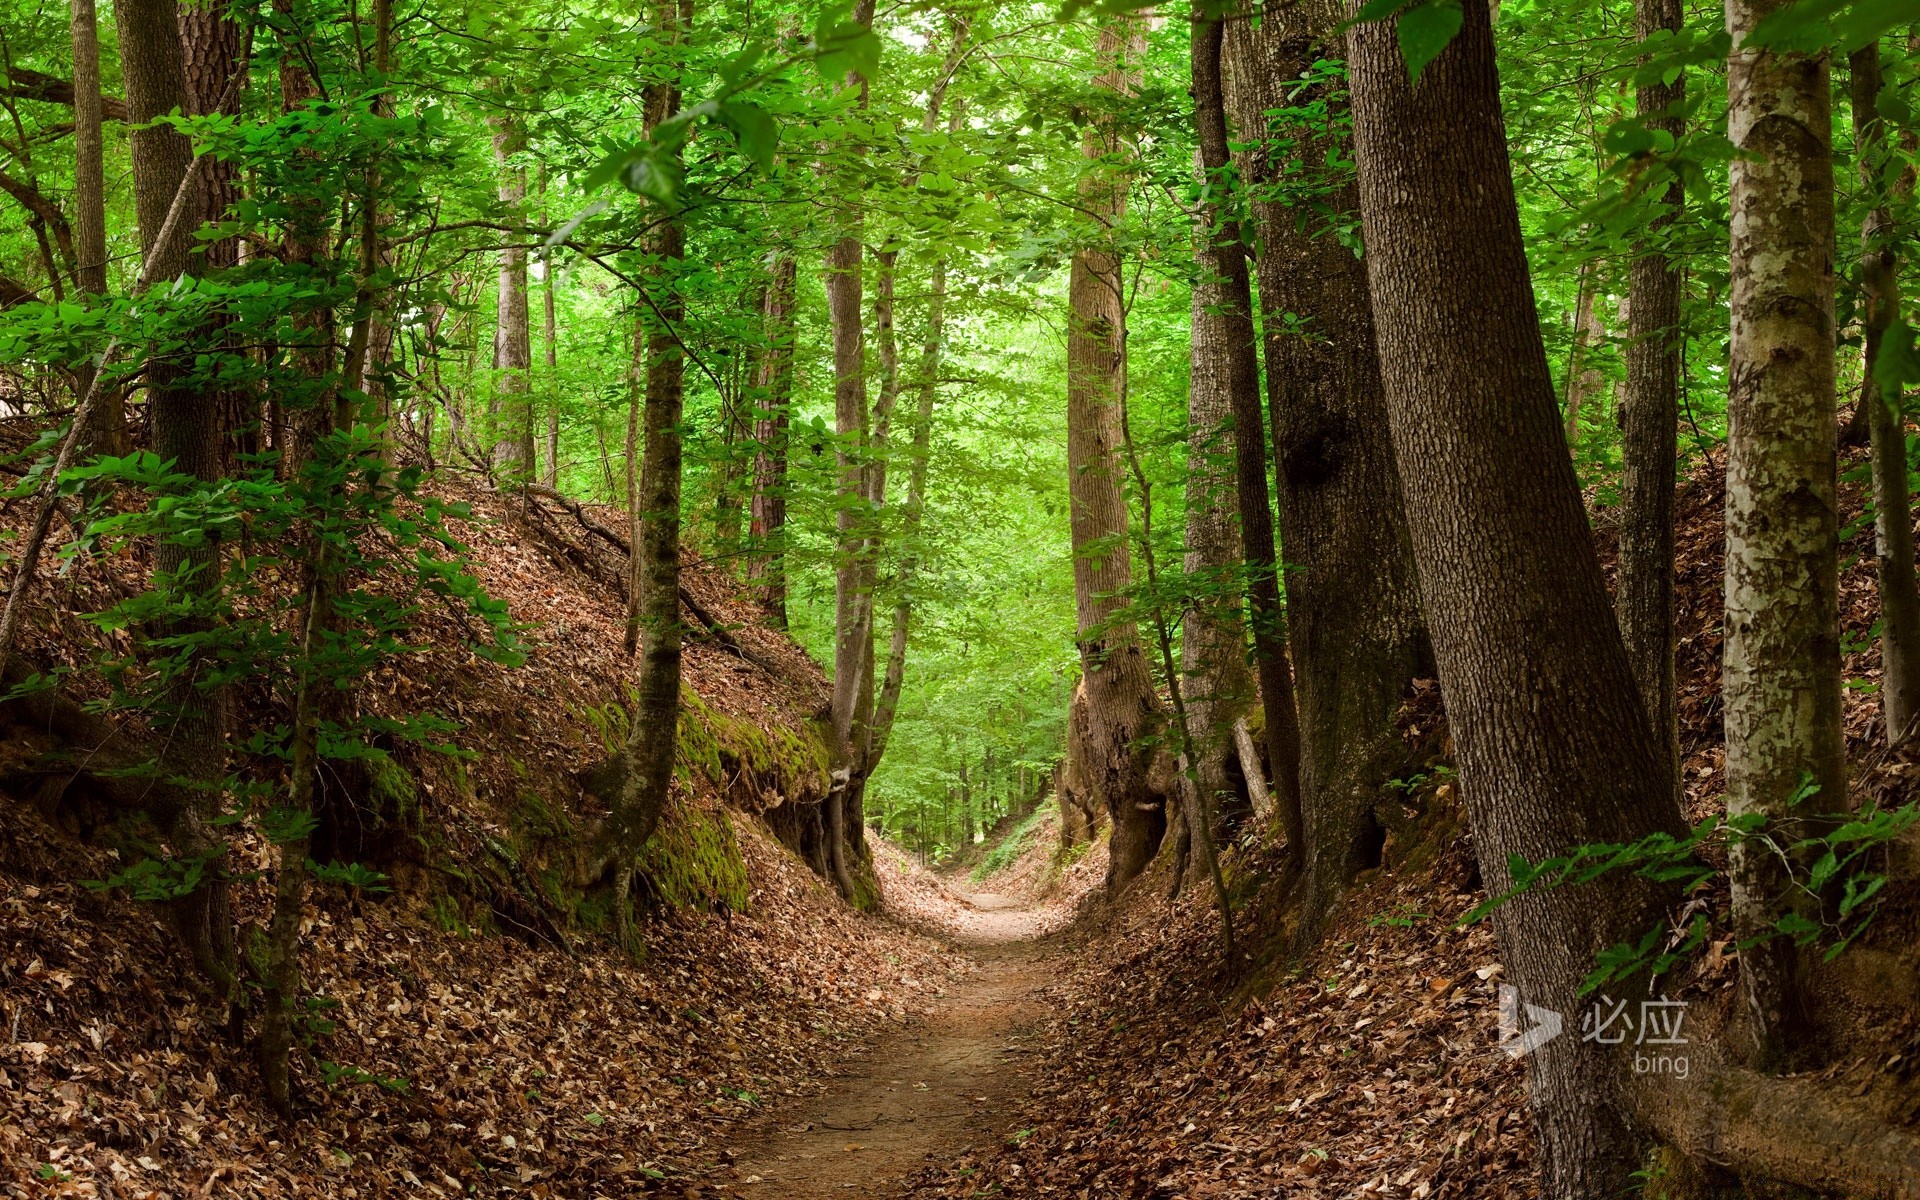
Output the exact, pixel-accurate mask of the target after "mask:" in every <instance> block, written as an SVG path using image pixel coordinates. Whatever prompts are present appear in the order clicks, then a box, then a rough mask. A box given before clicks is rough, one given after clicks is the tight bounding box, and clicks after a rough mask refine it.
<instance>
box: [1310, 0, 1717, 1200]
mask: <svg viewBox="0 0 1920 1200" xmlns="http://www.w3.org/2000/svg"><path fill="white" fill-rule="evenodd" d="M1463 9H1464V15H1465V21H1464V25H1463V28H1462V29H1461V31H1460V33H1459V35H1458V36H1457V37H1455V38H1454V40H1453V42H1452V43H1451V44H1450V45H1449V46H1448V47H1447V48H1446V50H1445V51H1443V52H1442V53H1441V54H1440V56H1439V57H1438V58H1436V59H1435V60H1434V61H1433V62H1432V63H1430V64H1429V65H1428V66H1427V68H1426V70H1425V72H1424V73H1423V74H1422V76H1421V77H1420V80H1419V84H1418V86H1417V87H1416V86H1414V85H1413V84H1412V83H1410V82H1409V79H1408V74H1407V68H1406V64H1405V63H1404V61H1403V60H1402V58H1401V55H1400V49H1399V46H1398V45H1397V42H1396V38H1395V29H1394V22H1392V21H1383V22H1374V23H1367V24H1361V25H1357V26H1355V27H1354V29H1353V30H1352V32H1351V33H1350V34H1349V38H1348V40H1349V46H1350V69H1351V85H1352V97H1353V100H1352V103H1353V132H1354V157H1355V159H1356V161H1357V162H1358V164H1359V195H1360V212H1361V216H1362V218H1363V222H1364V229H1365V236H1366V246H1367V267H1368V279H1369V282H1370V283H1371V285H1372V295H1373V304H1374V318H1375V322H1374V324H1375V329H1376V334H1377V338H1378V344H1379V352H1380V368H1381V377H1382V380H1383V382H1384V384H1385V392H1386V400H1387V412H1388V416H1389V418H1390V420H1391V424H1392V429H1393V444H1394V450H1395V452H1396V456H1397V458H1398V461H1399V464H1400V472H1401V481H1402V485H1403V487H1404V490H1405V494H1406V510H1407V525H1408V531H1409V533H1410V535H1411V539H1412V544H1413V550H1414V557H1415V560H1416V562H1417V564H1418V569H1419V578H1420V590H1421V595H1422V597H1423V599H1424V603H1425V609H1426V614H1427V619H1428V622H1429V626H1430V628H1431V631H1432V637H1433V647H1434V654H1435V657H1436V659H1437V661H1438V665H1439V668H1440V683H1441V690H1442V693H1443V696H1444V699H1445V702H1446V708H1447V717H1448V720H1449V722H1450V725H1451V728H1452V732H1453V735H1454V739H1455V744H1456V746H1457V748H1458V757H1459V765H1460V776H1461V784H1462V789H1463V794H1464V798H1465V803H1466V807H1467V814H1468V818H1469V820H1470V821H1471V823H1472V826H1473V837H1474V848H1475V851H1476V854H1477V855H1478V858H1479V861H1480V870H1481V874H1482V877H1483V878H1484V880H1485V883H1486V886H1487V888H1488V890H1489V891H1490V892H1493V893H1496V894H1497V893H1500V892H1502V891H1504V890H1506V889H1507V888H1508V887H1509V885H1510V884H1511V882H1512V876H1511V874H1510V871H1509V867H1508V862H1509V858H1510V856H1512V855H1516V854H1517V855H1520V856H1522V857H1524V858H1525V859H1527V860H1528V861H1532V862H1538V861H1540V860H1542V859H1545V858H1547V857H1549V856H1552V855H1555V854H1559V853H1563V852H1565V851H1566V850H1568V849H1570V848H1571V847H1573V846H1576V845H1582V844H1587V843H1593V842H1631V841H1634V840H1636V839H1638V838H1640V837H1642V836H1644V835H1645V834H1647V833H1649V832H1650V831H1653V830H1656V829H1663V830H1670V831H1675V832H1677V831H1679V830H1680V829H1681V828H1682V825H1681V820H1680V815H1679V811H1678V808H1677V806H1676V805H1675V804H1674V803H1673V801H1672V797H1671V795H1670V794H1668V793H1667V792H1665V791H1663V790H1662V789H1660V788H1659V787H1657V786H1655V784H1654V780H1655V778H1656V771H1655V763H1654V753H1653V746H1652V741H1651V738H1650V736H1649V733H1648V726H1647V723H1646V716H1645V713H1644V711H1643V710H1642V708H1641V706H1640V699H1639V693H1638V692H1637V691H1636V689H1635V687H1634V682H1633V674H1632V671H1631V669H1630V668H1629V666H1628V664H1627V656H1626V652H1625V650H1624V648H1623V647H1622V644H1621V642H1620V638H1619V634H1618V632H1617V631H1616V629H1615V627H1614V622H1613V614H1612V612H1611V611H1610V609H1609V604H1608V599H1607V592H1606V585H1605V582H1604V580H1603V579H1602V576H1601V573H1600V566H1599V562H1598V559H1597V557H1596V555H1595V553H1594V549H1593V542H1592V535H1591V533H1590V531H1589V529H1588V526H1587V516H1586V511H1585V508H1584V506H1583V504H1582V502H1581V497H1580V488H1579V483H1578V481H1577V479H1576V478H1575V476H1574V471H1573V464H1572V462H1571V460H1570V459H1569V458H1568V456H1567V454H1566V452H1565V449H1564V444H1565V439H1564V435H1563V431H1562V429H1561V427H1560V422H1559V420H1558V417H1559V413H1558V411H1557V405H1556V404H1555V397H1554V387H1553V378H1552V374H1551V372H1550V370H1549V368H1548V365H1547V356H1546V350H1545V347H1544V345H1543V344H1542V342H1541V339H1540V329H1539V326H1538V324H1537V323H1536V321H1535V319H1534V313H1535V311H1536V309H1535V302H1534V294H1533V287H1532V283H1531V281H1530V279H1529V277H1528V274H1527V260H1526V250H1525V246H1524V244H1523V242H1522V240H1521V234H1520V222H1519V215H1518V212H1517V209H1516V207H1515V202H1514V195H1513V184H1512V174H1511V169H1510V166H1509V162H1508V158H1507V142H1506V131H1505V128H1504V123H1503V121H1502V119H1501V113H1500V92H1499V80H1498V78H1497V76H1496V74H1495V69H1494V50H1493V30H1492V25H1491V22H1490V20H1489V14H1488V10H1487V2H1486V0H1464V4H1463ZM1659 900H1660V897H1659V895H1658V894H1657V893H1656V892H1655V891H1654V890H1653V885H1652V884H1650V883H1647V882H1646V881H1643V880H1640V879H1637V878H1631V877H1625V878H1623V877H1621V876H1620V875H1618V874H1616V875H1613V876H1608V877H1605V878H1603V879H1602V880H1600V881H1598V882H1596V883H1593V884H1590V885H1586V886H1584V887H1579V888H1567V889H1558V890H1549V891H1544V892H1543V891H1533V892H1529V893H1527V894H1524V895H1521V896H1519V897H1517V898H1515V899H1513V900H1511V901H1510V902H1508V903H1507V904H1505V905H1503V906H1501V907H1500V908H1499V909H1498V910H1497V911H1496V912H1495V915H1494V927H1495V932H1496V934H1497V936H1498V937H1499V941H1500V949H1501V956H1500V957H1501V963H1502V964H1503V966H1504V968H1505V971H1504V977H1505V980H1506V982H1507V983H1508V984H1510V985H1512V986H1513V987H1514V988H1516V989H1517V994H1518V999H1519V1000H1520V1001H1521V1002H1524V1003H1525V1004H1531V1005H1537V1006H1540V1007H1543V1008H1548V1009H1554V1010H1557V1011H1558V1012H1560V1013H1563V1014H1573V1013H1577V1012H1578V1011H1579V1010H1580V1007H1581V1001H1580V997H1579V995H1578V987H1579V983H1580V981H1581V979H1582V978H1584V977H1585V976H1586V975H1587V974H1588V973H1589V972H1590V971H1591V969H1592V967H1593V962H1594V955H1595V954H1596V952H1598V951H1600V950H1602V949H1604V948H1606V947H1609V946H1612V945H1614V944H1616V943H1618V942H1620V941H1622V940H1624V939H1625V938H1627V937H1629V936H1631V937H1634V938H1636V939H1637V938H1638V937H1639V936H1640V935H1641V934H1643V933H1644V932H1645V931H1646V930H1647V929H1648V928H1649V927H1651V926H1652V925H1653V924H1654V923H1655V921H1656V920H1658V919H1659V908H1660V904H1659ZM1568 1032H1569V1035H1568V1036H1562V1037H1559V1038H1555V1039H1553V1040H1550V1041H1546V1042H1545V1043H1544V1044H1543V1045H1540V1046H1538V1047H1537V1048H1535V1049H1534V1050H1533V1052H1532V1054H1531V1056H1530V1057H1529V1059H1528V1068H1529V1069H1528V1080H1529V1083H1530V1090H1531V1094H1532V1099H1533V1108H1534V1114H1535V1118H1536V1122H1537V1127H1538V1129H1539V1131H1540V1139H1541V1166H1542V1170H1543V1174H1544V1177H1545V1178H1544V1187H1543V1189H1542V1190H1543V1193H1544V1194H1545V1195H1547V1196H1551V1197H1554V1198H1555V1200H1568V1198H1578V1200H1586V1198H1589V1197H1591V1198H1594V1200H1598V1198H1599V1197H1603V1196H1605V1197H1613V1196H1618V1195H1620V1194H1622V1193H1623V1192H1625V1191H1627V1190H1628V1189H1629V1188H1630V1187H1631V1186H1632V1185H1633V1178H1632V1176H1633V1172H1634V1170H1635V1168H1636V1167H1637V1166H1639V1165H1640V1163H1639V1160H1638V1149H1639V1140H1638V1138H1637V1137H1636V1136H1635V1135H1634V1133H1633V1132H1632V1127H1631V1124H1630V1120H1629V1116H1628V1112H1627V1108H1626V1096H1625V1093H1624V1091H1623V1087H1622V1073H1623V1072H1624V1071H1625V1063H1624V1060H1622V1059H1621V1058H1620V1057H1619V1056H1618V1055H1616V1054H1614V1053H1612V1049H1611V1048H1609V1047H1603V1046H1601V1045H1599V1043H1598V1042H1596V1041H1590V1040H1584V1039H1582V1038H1580V1037H1578V1036H1573V1035H1572V1031H1568Z"/></svg>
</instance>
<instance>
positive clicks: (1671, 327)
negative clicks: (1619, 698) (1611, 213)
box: [1614, 0, 1687, 797]
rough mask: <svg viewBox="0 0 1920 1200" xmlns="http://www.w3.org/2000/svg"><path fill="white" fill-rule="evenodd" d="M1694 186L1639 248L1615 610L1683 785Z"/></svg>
mask: <svg viewBox="0 0 1920 1200" xmlns="http://www.w3.org/2000/svg"><path fill="white" fill-rule="evenodd" d="M1683 19H1684V12H1683V9H1682V7H1681V4H1680V0H1637V3H1636V6H1635V21H1636V25H1637V30H1638V33H1639V36H1640V38H1641V40H1642V41H1645V40H1646V39H1647V38H1649V37H1651V36H1652V35H1653V34H1655V33H1657V32H1659V31H1660V30H1663V29H1664V30H1669V31H1672V32H1675V33H1677V32H1679V30H1680V27H1681V23H1682V21H1683ZM1686 86H1687V85H1686V82H1685V80H1684V79H1683V78H1676V79H1675V80H1674V81H1673V82H1672V83H1670V84H1663V83H1661V82H1660V81H1659V80H1657V79H1656V80H1653V81H1652V82H1650V83H1648V84H1646V85H1644V86H1642V87H1641V88H1640V89H1639V90H1638V92H1637V93H1636V96H1635V104H1636V106H1637V107H1638V109H1639V116H1640V119H1641V120H1642V121H1643V122H1645V124H1646V127H1647V128H1648V129H1649V130H1654V131H1662V132H1665V133H1668V134H1670V135H1672V136H1673V137H1674V138H1676V139H1677V138H1679V137H1680V136H1681V134H1682V133H1684V132H1685V129H1686V117H1685V115H1684V114H1683V113H1682V111H1681V106H1682V104H1683V102H1684V101H1685V100H1686ZM1685 201H1686V191H1685V189H1684V188H1683V187H1682V186H1681V183H1680V181H1679V179H1678V178H1675V179H1674V180H1673V181H1672V182H1670V183H1669V184H1668V185H1667V188H1666V191H1665V193H1664V194H1663V195H1662V196H1661V197H1660V199H1659V201H1658V202H1657V203H1658V209H1657V212H1656V215H1655V216H1654V218H1653V220H1652V221H1650V222H1649V223H1648V224H1647V237H1646V238H1645V239H1643V240H1642V241H1641V242H1640V243H1639V244H1638V245H1636V246H1635V248H1634V259H1633V266H1632V269H1631V271H1630V273H1629V277H1628V303H1627V386H1626V390H1625V392H1624V393H1623V398H1622V400H1621V402H1620V448H1621V466H1620V582H1619V587H1618V591H1617V594H1616V596H1615V598H1614V612H1615V615H1616V616H1617V617H1618V618H1619V621H1620V637H1621V640H1623V641H1624V642H1625V643H1626V646H1627V661H1628V662H1629V663H1631V664H1632V666H1633V678H1634V682H1635V684H1636V685H1637V686H1638V687H1639V689H1640V703H1641V704H1642V705H1643V706H1644V707H1645V708H1646V710H1647V720H1648V721H1649V722H1650V723H1651V728H1652V730H1653V746H1654V755H1655V758H1656V760H1657V765H1658V766H1659V768H1660V772H1661V778H1662V779H1663V780H1664V781H1665V785H1666V788H1667V790H1668V791H1670V792H1673V793H1674V794H1675V795H1676V797H1678V795H1679V790H1680V726H1679V715H1678V709H1677V706H1676V700H1675V694H1674V686H1675V685H1674V665H1673V655H1674V603H1675V601H1674V577H1673V572H1674V566H1673V519H1674V518H1673V506H1674V476H1675V474H1676V472H1677V471H1678V469H1679V463H1678V455H1677V453H1676V451H1675V449H1674V445H1675V441H1676V439H1677V438H1678V436H1679V426H1680V343H1681V337H1682V333H1681V329H1680V287H1681V279H1680V264H1679V262H1678V260H1677V259H1676V258H1675V257H1674V256H1672V255H1670V254H1669V253H1668V252H1667V250H1666V248H1665V245H1664V242H1665V239H1666V236H1667V235H1666V231H1667V230H1668V229H1670V228H1671V227H1672V225H1673V223H1674V220H1675V219H1676V218H1677V217H1678V216H1679V214H1680V210H1681V206H1682V205H1683V204H1684V203H1685Z"/></svg>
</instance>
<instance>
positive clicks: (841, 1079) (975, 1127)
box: [724, 892, 1065, 1200]
mask: <svg viewBox="0 0 1920 1200" xmlns="http://www.w3.org/2000/svg"><path fill="white" fill-rule="evenodd" d="M951 895H952V896H953V899H954V900H955V901H956V903H955V904H954V905H953V910H952V918H953V919H952V920H950V921H943V922H942V924H944V925H946V926H947V932H946V936H947V937H948V938H949V939H950V940H951V941H952V942H953V943H954V944H955V945H956V946H957V947H959V948H960V949H962V950H963V951H964V952H965V953H966V954H967V955H968V956H969V957H970V958H972V959H973V961H974V962H975V963H976V964H977V967H978V969H977V970H976V971H974V972H972V973H971V974H970V975H968V976H967V977H966V978H964V979H960V980H957V981H955V982H954V983H953V984H952V985H951V986H950V987H949V988H948V989H947V990H946V991H945V992H943V993H942V994H941V995H940V996H938V997H937V999H936V1002H935V1007H934V1009H933V1011H932V1012H931V1013H930V1014H928V1015H927V1016H925V1017H923V1018H921V1019H919V1020H917V1021H915V1022H914V1023H912V1024H910V1025H908V1026H907V1027H906V1028H904V1029H902V1030H900V1031H899V1032H898V1033H895V1034H893V1035H891V1036H889V1037H886V1038H884V1039H882V1040H881V1041H879V1042H877V1043H875V1044H874V1045H872V1046H871V1047H869V1048H868V1049H867V1050H866V1052H865V1053H863V1054H861V1055H860V1056H858V1057H857V1058H855V1059H852V1060H851V1061H849V1062H847V1063H846V1064H845V1065H844V1067H843V1069H842V1072H841V1073H840V1074H839V1075H838V1076H837V1077H836V1078H835V1079H834V1081H833V1083H832V1085H831V1086H830V1087H829V1089H828V1090H827V1091H826V1092H825V1093H824V1094H822V1095H820V1096H819V1097H817V1098H815V1099H814V1100H813V1101H812V1102H810V1103H807V1104H804V1105H802V1106H800V1107H799V1108H797V1109H794V1110H788V1111H786V1112H784V1113H779V1114H773V1115H772V1116H771V1117H770V1118H769V1119H768V1120H767V1121H765V1122H762V1123H759V1124H757V1125H749V1126H746V1127H744V1128H742V1129H741V1131H740V1135H739V1137H738V1138H737V1139H736V1140H735V1142H734V1144H733V1147H732V1149H733V1152H734V1156H735V1157H734V1160H733V1161H734V1170H733V1178H732V1179H731V1180H730V1181H728V1183H727V1184H726V1185H724V1186H725V1187H729V1188H731V1190H732V1192H733V1193H734V1194H735V1195H738V1196H740V1197H744V1198H746V1200H811V1198H813V1197H821V1196H848V1197H883V1196H890V1195H893V1194H894V1193H895V1192H896V1191H897V1190H898V1188H899V1186H900V1183H901V1181H902V1180H903V1179H904V1178H905V1177H906V1176H907V1175H908V1174H910V1173H911V1172H912V1171H914V1170H915V1169H916V1168H918V1167H920V1166H921V1165H922V1164H923V1162H924V1161H925V1159H926V1158H927V1156H928V1155H933V1154H937V1155H939V1156H941V1157H944V1158H951V1157H953V1156H954V1155H956V1154H958V1153H960V1152H962V1151H964V1150H965V1149H966V1148H967V1147H969V1146H978V1147H980V1148H982V1149H984V1148H985V1146H986V1144H987V1143H988V1142H990V1141H991V1140H993V1139H998V1138H1005V1137H1009V1136H1013V1135H1014V1134H1016V1132H1017V1131H1015V1130H1013V1129H1012V1128H1010V1122H1011V1121H1012V1120H1013V1113H1014V1111H1015V1106H1016V1101H1018V1099H1019V1098H1020V1097H1021V1096H1022V1095H1024V1094H1025V1093H1026V1091H1027V1090H1028V1089H1029V1084H1028V1082H1027V1080H1026V1078H1025V1076H1024V1073H1023V1070H1022V1063H1023V1062H1025V1061H1027V1053H1026V1052H1027V1050H1028V1049H1029V1044H1028V1039H1029V1038H1030V1037H1031V1036H1032V1035H1033V1032H1034V1030H1035V1027H1036V1026H1037V1024H1038V1022H1039V1020H1040V1018H1041V1016H1042V1014H1043V1010H1042V1002H1041V998H1040V991H1041V989H1042V988H1043V987H1044V986H1045V985H1046V984H1047V983H1049V982H1051V981H1052V980H1053V979H1054V977H1055V976H1056V973H1057V968H1058V959H1059V958H1060V956H1061V955H1063V954H1064V953H1065V947H1064V946H1062V945H1060V944H1059V943H1058V941H1057V940H1049V939H1043V938H1042V936H1041V931H1042V929H1043V928H1044V923H1043V922H1042V921H1041V919H1040V913H1039V911H1038V910H1036V909H1032V908H1028V907H1026V906H1024V905H1022V904H1021V903H1020V902H1018V901H1016V900H1013V899H1010V898H1008V897H1006V896H1001V895H996V894H993V893H990V892H954V893H951Z"/></svg>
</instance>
